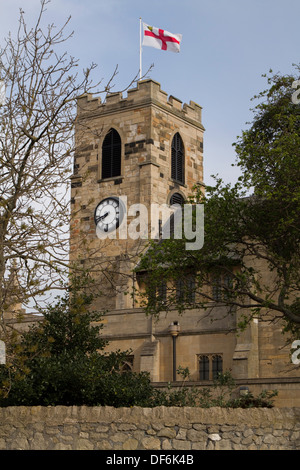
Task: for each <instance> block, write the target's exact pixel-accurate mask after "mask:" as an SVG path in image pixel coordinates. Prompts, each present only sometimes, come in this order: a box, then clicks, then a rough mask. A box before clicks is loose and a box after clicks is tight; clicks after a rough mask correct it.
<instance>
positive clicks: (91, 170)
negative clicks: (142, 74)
mask: <svg viewBox="0 0 300 470" xmlns="http://www.w3.org/2000/svg"><path fill="white" fill-rule="evenodd" d="M203 132H204V128H203V125H202V121H201V107H200V106H199V105H198V104H196V103H194V102H192V101H191V102H190V103H189V104H183V103H182V102H181V101H180V100H178V99H177V98H175V97H173V96H169V97H168V95H167V93H165V92H164V91H162V90H161V87H160V84H159V83H157V82H155V81H153V80H143V81H139V82H138V83H137V86H136V88H133V89H130V90H128V92H127V96H126V97H123V96H122V94H121V93H112V94H109V95H108V96H107V97H106V100H105V102H103V103H102V102H101V99H100V98H98V97H94V96H91V95H84V96H82V97H80V98H79V99H78V113H77V119H76V153H75V161H74V174H73V176H72V182H71V203H72V228H71V258H72V260H76V259H78V260H79V262H80V263H82V264H85V266H86V267H87V268H88V267H91V264H93V266H94V267H95V266H96V265H97V266H98V269H99V270H100V271H101V272H102V274H103V277H102V281H101V286H102V288H103V289H104V290H105V292H106V295H105V308H107V309H116V308H117V309H119V308H128V307H129V306H130V305H131V300H130V296H126V295H125V294H124V293H125V292H126V291H127V290H128V285H129V284H130V283H132V278H131V276H132V274H131V273H132V268H133V267H134V264H135V263H136V259H137V258H136V256H137V255H138V252H139V250H140V249H141V247H142V246H143V244H144V240H141V239H139V237H137V238H135V239H132V237H130V236H128V234H126V224H127V227H128V226H129V225H130V223H131V222H132V220H134V219H135V220H136V217H137V215H136V214H135V215H134V214H133V212H132V211H131V212H130V208H132V207H134V205H135V204H143V205H144V206H145V207H146V208H147V211H148V214H149V215H150V213H151V204H159V205H163V204H167V205H171V204H174V203H181V202H183V201H184V198H186V197H188V196H189V195H191V194H192V192H193V187H194V186H195V185H196V184H202V181H203ZM124 215H125V219H124V221H123V220H121V219H122V218H124ZM121 222H123V226H122V235H121V234H120V230H121ZM151 223H153V221H151ZM96 224H97V225H98V229H96ZM124 224H125V232H124ZM149 224H150V219H149ZM116 225H117V226H118V225H120V227H119V228H118V229H117V231H114V229H115V228H116ZM112 231H114V233H115V235H116V238H115V239H113V238H111V237H110V238H109V234H110V232H112ZM101 233H102V234H103V237H101V236H99V235H101ZM94 267H93V269H94ZM95 269H96V268H95Z"/></svg>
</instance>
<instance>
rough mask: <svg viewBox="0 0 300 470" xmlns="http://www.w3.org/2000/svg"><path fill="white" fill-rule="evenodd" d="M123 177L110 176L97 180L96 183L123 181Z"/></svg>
mask: <svg viewBox="0 0 300 470" xmlns="http://www.w3.org/2000/svg"><path fill="white" fill-rule="evenodd" d="M123 179H124V176H112V177H111V178H100V179H98V180H97V183H106V182H109V181H116V180H123Z"/></svg>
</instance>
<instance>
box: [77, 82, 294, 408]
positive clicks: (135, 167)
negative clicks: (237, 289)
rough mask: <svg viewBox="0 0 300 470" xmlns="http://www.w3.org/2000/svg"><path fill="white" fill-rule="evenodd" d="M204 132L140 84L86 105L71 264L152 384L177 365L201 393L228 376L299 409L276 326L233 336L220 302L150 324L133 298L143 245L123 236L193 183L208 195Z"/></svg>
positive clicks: (176, 105)
mask: <svg viewBox="0 0 300 470" xmlns="http://www.w3.org/2000/svg"><path fill="white" fill-rule="evenodd" d="M204 131H205V129H204V126H203V124H202V108H201V106H199V105H198V104H196V103H195V102H193V101H191V102H190V103H189V104H183V103H182V102H181V101H180V100H179V99H177V98H175V97H174V96H169V95H168V94H167V93H166V92H164V91H163V90H162V89H161V86H160V84H159V83H157V82H155V81H153V80H142V81H139V82H138V83H137V86H136V87H135V88H133V89H130V90H128V92H127V94H126V96H123V95H122V94H121V93H112V94H109V95H108V96H107V98H106V100H105V102H103V103H102V102H101V99H100V98H99V97H95V96H91V95H84V96H82V97H80V98H79V99H78V114H77V120H76V153H75V161H74V174H73V176H72V178H71V207H72V226H71V237H70V239H71V258H72V260H73V261H74V262H78V263H79V264H80V265H83V266H84V267H85V268H87V269H89V270H90V271H91V273H92V274H93V276H94V278H95V281H96V283H97V282H98V285H99V288H100V289H101V291H102V293H103V295H102V296H100V297H99V300H98V304H97V307H98V308H100V309H101V310H103V311H105V313H104V316H103V323H104V329H103V337H105V338H106V339H108V340H109V344H108V350H116V349H120V350H130V351H131V355H130V356H129V357H128V363H127V364H126V367H128V368H130V369H132V370H133V371H137V372H139V371H144V370H146V371H149V373H150V377H151V380H152V381H153V383H154V384H155V385H156V386H163V385H166V383H168V382H176V381H180V380H181V378H180V377H179V376H178V375H177V374H176V368H178V367H179V366H181V367H184V368H186V367H188V368H189V371H190V378H189V381H190V382H191V383H193V384H196V385H197V386H209V385H211V384H212V381H213V378H214V377H215V374H216V373H217V372H220V371H223V372H225V371H227V370H231V372H232V375H233V377H234V378H235V380H236V383H237V384H238V386H239V387H241V389H244V388H245V387H247V388H248V389H249V390H250V391H251V392H253V393H254V394H257V393H259V392H260V391H261V390H263V389H267V390H272V389H277V390H278V392H279V394H278V398H277V400H276V404H277V405H278V406H300V373H299V372H300V370H299V366H298V367H297V366H295V365H294V364H292V362H291V358H290V352H291V345H287V344H286V343H285V338H284V337H283V335H282V333H281V325H280V324H279V323H273V322H267V321H264V322H262V321H258V320H257V319H254V320H253V321H252V322H251V324H250V325H249V327H248V329H247V330H246V331H245V332H243V333H241V334H240V335H237V334H236V333H235V332H234V331H233V330H234V327H235V325H236V321H237V319H236V318H235V317H234V316H226V307H225V306H222V305H220V304H218V305H219V306H216V307H214V309H213V310H212V311H213V318H214V320H215V321H214V322H211V318H210V316H209V315H208V314H207V311H204V310H201V309H191V310H187V311H186V312H185V313H184V314H183V315H179V314H178V312H177V311H175V310H174V311H172V312H168V313H166V314H164V313H162V314H161V315H160V317H159V320H157V319H155V318H153V317H152V316H146V314H145V312H144V310H143V309H142V308H141V307H140V306H139V304H138V302H137V299H136V298H135V296H134V294H133V292H134V290H133V288H134V289H139V284H138V280H137V278H136V276H135V274H134V271H133V269H134V267H135V266H136V263H137V262H138V256H139V253H140V252H141V250H142V249H143V247H144V246H145V241H146V238H147V237H144V239H143V238H142V237H141V236H136V237H134V236H132V235H131V236H128V230H127V232H126V228H127V229H128V227H129V226H130V225H131V228H132V227H133V228H135V230H133V234H134V233H136V234H138V227H137V225H138V222H139V218H138V216H139V215H140V214H139V213H138V211H137V210H136V208H137V206H136V205H141V204H142V205H143V207H145V208H146V209H147V211H148V214H150V213H151V207H152V205H153V204H157V205H161V206H162V205H167V206H169V205H172V204H174V203H180V202H181V201H183V200H184V198H186V197H188V196H189V195H190V194H191V193H192V189H193V187H194V185H199V186H200V187H201V188H202V187H203V188H204V183H203V136H204ZM160 220H161V219H158V220H156V219H155V220H152V219H151V224H149V225H148V228H149V230H150V229H151V228H152V229H153V225H155V227H154V231H155V230H156V231H157V232H159V230H160ZM122 222H123V223H122ZM124 228H125V229H124ZM115 229H116V230H115ZM122 231H123V232H122ZM152 233H153V232H152ZM148 236H149V233H148ZM212 307H213V305H212Z"/></svg>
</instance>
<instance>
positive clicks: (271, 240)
mask: <svg viewBox="0 0 300 470" xmlns="http://www.w3.org/2000/svg"><path fill="white" fill-rule="evenodd" d="M299 71H300V66H296V72H297V74H299ZM297 78H298V77H297V75H295V76H282V75H279V74H275V75H271V76H269V77H268V78H267V79H268V89H266V90H264V91H263V92H261V93H260V94H259V95H258V96H256V97H254V98H255V99H258V100H259V103H258V104H257V105H256V107H255V108H254V118H253V122H252V123H251V124H250V126H249V128H248V129H247V130H245V131H244V132H243V133H242V135H241V137H238V141H237V142H236V143H235V144H234V146H235V149H236V154H237V165H238V166H239V167H240V168H241V170H242V176H241V177H240V178H239V180H238V182H237V183H236V184H234V185H226V184H224V183H223V181H222V180H221V179H219V178H217V177H216V178H215V181H216V185H215V186H214V187H212V186H211V187H207V188H206V193H205V195H203V194H202V193H201V191H200V189H199V188H195V194H194V195H193V196H192V197H191V198H190V200H189V201H187V203H203V204H204V213H205V218H204V230H205V235H204V246H203V248H201V250H186V245H185V242H186V240H184V239H182V240H176V239H170V240H161V241H160V242H159V243H157V242H151V244H150V246H149V249H148V251H147V252H146V254H144V255H143V257H142V259H141V262H140V265H139V267H138V276H139V279H140V282H141V283H144V285H145V290H144V292H143V294H142V297H143V298H142V304H143V305H144V307H145V309H146V311H147V312H148V313H150V314H156V315H157V314H159V312H160V311H162V310H167V309H172V308H176V309H178V310H179V311H181V312H183V311H184V310H186V309H187V308H193V307H203V308H208V307H209V308H213V307H214V306H219V305H220V304H226V305H227V306H228V310H229V311H232V310H234V311H236V310H237V309H243V312H248V313H247V315H246V316H244V317H241V321H240V324H239V326H240V327H242V326H246V324H247V322H248V321H249V320H250V318H251V317H252V316H253V315H256V316H260V317H261V318H262V317H264V316H265V315H266V314H269V313H270V312H271V313H272V318H276V317H277V316H278V317H280V318H283V319H284V320H285V324H286V329H289V330H291V331H292V332H293V333H294V334H298V332H299V325H300V297H299V283H300V270H299V267H300V250H299V229H300V223H299V222H300V186H299V181H300V132H299V129H300V106H299V104H298V105H297V104H295V103H294V102H293V101H292V94H293V92H294V90H293V83H294V82H295V80H296V79H297ZM162 283H163V284H164V285H165V287H166V294H165V295H164V296H162V295H161V294H160V292H161V291H162V289H161V288H160V286H161V285H162Z"/></svg>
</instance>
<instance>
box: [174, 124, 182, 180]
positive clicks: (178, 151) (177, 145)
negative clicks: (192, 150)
mask: <svg viewBox="0 0 300 470" xmlns="http://www.w3.org/2000/svg"><path fill="white" fill-rule="evenodd" d="M171 178H173V179H174V180H176V181H179V183H184V148H183V142H182V138H181V137H180V135H179V134H178V132H177V134H175V135H174V137H173V140H172V162H171Z"/></svg>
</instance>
